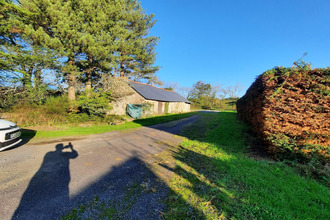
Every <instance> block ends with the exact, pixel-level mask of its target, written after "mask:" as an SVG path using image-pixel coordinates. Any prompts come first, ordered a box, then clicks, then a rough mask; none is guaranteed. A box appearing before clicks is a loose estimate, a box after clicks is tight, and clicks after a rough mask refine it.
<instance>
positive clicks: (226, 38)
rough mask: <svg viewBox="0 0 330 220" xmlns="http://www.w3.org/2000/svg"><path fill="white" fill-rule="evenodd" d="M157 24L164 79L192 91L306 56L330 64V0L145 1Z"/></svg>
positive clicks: (247, 81)
mask: <svg viewBox="0 0 330 220" xmlns="http://www.w3.org/2000/svg"><path fill="white" fill-rule="evenodd" d="M141 5H142V8H143V9H144V10H146V12H147V14H155V20H157V23H156V24H155V26H154V27H153V28H152V30H151V34H152V35H154V36H159V37H160V41H159V44H158V46H157V49H156V51H157V53H158V55H157V57H158V58H157V62H156V64H157V65H160V66H162V69H161V70H160V71H159V72H158V73H157V75H158V77H159V78H160V79H161V80H163V81H164V82H165V83H166V82H176V83H178V84H179V85H180V86H182V87H191V86H192V85H193V84H194V83H196V82H197V81H199V80H202V81H204V82H206V83H211V84H220V85H222V86H224V87H226V86H230V85H235V84H237V83H239V84H241V85H242V86H243V87H244V89H243V91H242V93H241V95H244V93H245V91H246V90H247V89H248V87H249V86H250V85H251V84H252V83H253V81H254V80H255V78H256V77H257V76H258V75H260V74H261V73H263V72H264V71H266V70H268V69H271V68H273V67H275V66H285V67H291V66H292V64H293V62H294V61H296V60H298V59H299V58H300V57H302V55H303V54H304V53H305V52H307V53H308V54H307V56H306V57H304V60H305V61H306V62H310V63H312V67H314V68H315V67H329V66H330V62H329V61H330V1H329V0H141Z"/></svg>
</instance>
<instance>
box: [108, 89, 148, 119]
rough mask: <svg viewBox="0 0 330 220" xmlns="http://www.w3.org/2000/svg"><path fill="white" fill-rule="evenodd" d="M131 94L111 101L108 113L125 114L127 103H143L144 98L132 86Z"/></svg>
mask: <svg viewBox="0 0 330 220" xmlns="http://www.w3.org/2000/svg"><path fill="white" fill-rule="evenodd" d="M130 89H131V90H132V91H131V92H132V93H131V95H127V96H124V97H121V98H117V99H116V101H114V102H111V103H110V104H111V105H112V109H111V110H110V111H109V112H108V114H110V115H125V114H126V106H127V104H141V103H145V102H146V100H145V99H144V98H143V97H142V96H141V95H140V94H138V93H137V92H135V91H134V90H133V89H132V88H130Z"/></svg>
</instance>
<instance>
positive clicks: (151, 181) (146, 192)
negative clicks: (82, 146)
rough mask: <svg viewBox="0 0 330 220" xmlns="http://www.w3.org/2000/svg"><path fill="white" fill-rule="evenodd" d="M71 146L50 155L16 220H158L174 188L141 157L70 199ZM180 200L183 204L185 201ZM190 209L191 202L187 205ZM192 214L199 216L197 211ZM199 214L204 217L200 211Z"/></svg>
mask: <svg viewBox="0 0 330 220" xmlns="http://www.w3.org/2000/svg"><path fill="white" fill-rule="evenodd" d="M77 157H78V152H77V151H76V150H75V149H74V146H73V145H72V144H71V143H70V144H69V145H67V146H63V144H58V145H56V146H55V150H54V151H50V152H48V153H47V154H46V155H45V157H44V160H43V163H42V165H41V167H40V169H39V170H38V171H37V173H36V174H35V175H34V177H33V178H32V179H31V181H30V183H29V185H28V187H27V189H26V191H25V192H24V194H23V196H22V198H21V201H20V204H19V206H18V208H17V209H16V211H15V213H14V215H13V216H12V219H58V218H61V217H62V216H64V217H62V218H64V219H109V218H113V219H118V218H119V219H160V218H161V217H162V215H163V214H162V213H163V211H164V209H165V203H164V201H165V199H166V196H167V194H168V193H169V192H170V191H171V189H170V188H169V187H168V186H167V185H166V183H165V182H164V181H162V180H161V179H160V178H158V177H157V176H156V175H155V173H154V172H153V171H152V170H151V169H150V168H149V167H148V165H146V164H145V163H144V162H143V161H142V160H141V159H140V158H139V157H138V156H134V157H132V158H130V159H129V160H127V161H125V162H123V163H122V164H121V165H119V166H116V167H109V171H108V173H106V174H105V175H103V176H102V177H101V178H100V179H99V180H98V181H96V182H95V183H93V184H91V185H90V186H88V187H87V188H85V189H84V190H83V191H81V192H80V193H79V194H77V195H75V196H73V197H71V198H70V196H69V183H70V179H71V178H70V176H71V174H70V169H69V165H70V160H74V159H75V158H77ZM182 202H183V203H185V201H184V200H183V199H182ZM187 205H188V204H187ZM191 210H194V211H193V213H199V211H198V210H195V209H194V208H191ZM198 216H202V214H201V213H199V214H198Z"/></svg>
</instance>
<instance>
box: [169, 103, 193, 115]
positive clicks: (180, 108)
mask: <svg viewBox="0 0 330 220" xmlns="http://www.w3.org/2000/svg"><path fill="white" fill-rule="evenodd" d="M183 112H190V104H187V103H185V102H170V103H169V108H168V113H183Z"/></svg>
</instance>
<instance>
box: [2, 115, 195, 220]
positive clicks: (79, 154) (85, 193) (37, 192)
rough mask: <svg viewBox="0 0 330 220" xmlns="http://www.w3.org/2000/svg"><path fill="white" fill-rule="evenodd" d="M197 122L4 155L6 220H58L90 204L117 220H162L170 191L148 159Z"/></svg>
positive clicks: (26, 147) (31, 147) (30, 147)
mask: <svg viewBox="0 0 330 220" xmlns="http://www.w3.org/2000/svg"><path fill="white" fill-rule="evenodd" d="M198 117H199V116H198V115H196V116H193V117H190V118H186V119H181V120H179V121H175V122H169V123H166V124H161V125H155V126H151V127H142V128H139V129H130V130H125V131H113V132H108V133H104V134H98V135H90V136H88V137H86V138H85V139H82V140H73V141H66V142H60V143H49V144H42V145H30V144H26V145H23V146H20V147H18V148H14V149H10V150H7V151H4V152H0V169H1V172H0V182H1V185H0V198H1V200H0V213H1V219H58V218H60V217H61V216H62V215H64V214H66V213H67V212H68V211H70V210H72V209H74V208H77V207H80V210H83V206H81V204H86V203H87V202H88V203H93V204H94V203H95V206H101V209H103V210H106V212H108V215H109V216H113V217H114V218H121V219H158V218H159V215H160V214H159V213H161V211H162V210H163V209H164V204H163V202H164V199H165V198H166V193H167V191H168V190H169V189H168V187H167V186H166V184H165V183H163V182H162V181H161V180H160V179H159V178H158V177H157V176H156V175H155V174H154V173H153V172H152V170H150V169H149V168H148V166H147V163H148V159H149V158H150V155H152V154H157V153H159V152H161V151H163V150H164V149H166V148H167V147H168V146H169V145H173V144H175V145H176V144H179V143H180V142H181V140H182V139H181V138H180V137H178V136H176V135H174V134H177V133H179V132H180V130H181V129H182V128H183V127H184V126H186V125H189V124H191V123H192V122H195V121H196V120H197V119H198ZM149 162H150V161H149ZM141 187H142V190H141ZM81 207H82V208H81ZM79 215H80V217H83V218H88V217H90V218H94V217H95V216H97V218H102V216H98V213H93V210H84V211H83V212H81V213H80V214H79ZM104 218H106V216H104Z"/></svg>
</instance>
